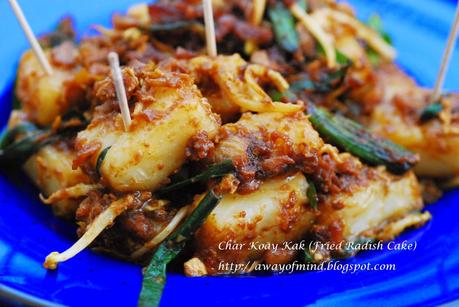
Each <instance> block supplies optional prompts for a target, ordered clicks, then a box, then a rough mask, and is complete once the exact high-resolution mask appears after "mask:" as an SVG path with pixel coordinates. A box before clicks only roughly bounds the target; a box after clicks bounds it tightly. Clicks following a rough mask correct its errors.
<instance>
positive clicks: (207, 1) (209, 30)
mask: <svg viewBox="0 0 459 307" xmlns="http://www.w3.org/2000/svg"><path fill="white" fill-rule="evenodd" d="M202 2H203V9H204V23H205V26H206V43H207V54H208V55H209V56H217V42H216V41H215V24H214V13H213V11H212V0H203V1H202Z"/></svg>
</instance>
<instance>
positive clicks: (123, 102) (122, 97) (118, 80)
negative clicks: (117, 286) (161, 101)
mask: <svg viewBox="0 0 459 307" xmlns="http://www.w3.org/2000/svg"><path fill="white" fill-rule="evenodd" d="M108 62H109V63H110V69H111V71H112V78H113V83H114V84H115V91H116V98H117V99H118V104H119V106H120V109H121V116H122V117H123V123H124V130H125V131H127V130H128V128H129V126H130V125H131V114H130V113H129V106H128V101H127V97H126V89H125V88H124V82H123V75H122V74H121V69H120V60H119V58H118V54H117V53H116V52H110V53H109V54H108Z"/></svg>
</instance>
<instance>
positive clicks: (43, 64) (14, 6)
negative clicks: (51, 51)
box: [8, 0, 53, 75]
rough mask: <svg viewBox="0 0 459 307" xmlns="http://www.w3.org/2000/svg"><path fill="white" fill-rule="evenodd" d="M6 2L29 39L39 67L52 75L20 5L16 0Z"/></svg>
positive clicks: (51, 70)
mask: <svg viewBox="0 0 459 307" xmlns="http://www.w3.org/2000/svg"><path fill="white" fill-rule="evenodd" d="M8 2H9V3H10V5H11V8H12V9H13V12H14V14H15V15H16V18H17V19H18V21H19V24H20V25H21V28H22V30H23V31H24V33H25V35H26V37H27V39H28V40H29V43H30V45H31V46H32V50H33V52H34V53H35V56H36V57H37V59H38V62H40V65H41V67H42V68H43V70H44V71H45V72H46V74H47V75H52V74H53V69H52V68H51V65H50V64H49V62H48V59H47V58H46V55H45V53H44V52H43V49H42V48H41V46H40V44H39V43H38V40H37V38H36V37H35V35H34V34H33V32H32V29H31V28H30V25H29V23H28V22H27V20H26V18H25V16H24V13H23V12H22V9H21V7H20V6H19V4H18V3H17V2H16V0H8Z"/></svg>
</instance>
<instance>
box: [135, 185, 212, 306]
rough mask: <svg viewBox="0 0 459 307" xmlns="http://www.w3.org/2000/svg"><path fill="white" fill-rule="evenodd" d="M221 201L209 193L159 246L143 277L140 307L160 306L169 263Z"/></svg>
mask: <svg viewBox="0 0 459 307" xmlns="http://www.w3.org/2000/svg"><path fill="white" fill-rule="evenodd" d="M220 199H221V196H218V195H216V194H215V193H214V192H213V191H212V190H210V191H209V192H207V194H206V196H205V197H204V198H203V199H202V200H201V201H200V202H199V204H198V206H197V207H196V209H194V211H193V212H192V213H191V214H190V216H189V217H188V218H187V219H186V220H185V221H184V222H183V223H182V224H181V225H180V226H179V227H178V228H177V229H176V230H175V231H174V232H173V233H172V234H171V235H170V237H169V238H167V239H166V240H165V241H163V242H162V243H161V244H160V245H159V247H158V248H157V250H156V251H155V253H154V254H153V258H152V259H151V261H150V264H149V265H148V267H147V269H146V270H145V273H144V275H143V282H142V291H141V292H140V297H139V302H138V306H141V307H143V306H158V305H159V302H160V300H161V296H162V292H163V289H164V285H165V283H166V268H167V265H168V263H169V262H171V261H172V260H173V259H174V258H175V257H177V255H178V254H179V253H180V252H181V251H182V249H183V248H184V247H185V244H186V242H187V241H188V240H189V239H190V238H191V237H192V236H193V234H194V232H195V231H196V230H197V229H198V228H199V227H200V226H201V225H202V223H203V222H204V221H205V220H206V218H207V216H208V215H209V214H210V213H211V212H212V210H213V209H214V208H215V206H217V204H218V203H219V201H220Z"/></svg>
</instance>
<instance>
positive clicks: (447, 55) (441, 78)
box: [431, 5, 459, 102]
mask: <svg viewBox="0 0 459 307" xmlns="http://www.w3.org/2000/svg"><path fill="white" fill-rule="evenodd" d="M458 28H459V5H458V6H457V7H456V16H455V17H454V22H453V24H452V26H451V31H450V32H449V37H448V42H447V43H446V49H445V51H444V53H443V58H442V61H441V65H440V70H439V71H438V76H437V81H436V82H435V87H434V90H433V92H432V97H431V99H432V101H431V102H436V101H438V99H440V96H441V91H442V88H443V83H444V82H445V76H446V72H447V71H448V66H449V62H450V60H451V54H452V53H453V50H454V46H455V45H456V39H457V30H458Z"/></svg>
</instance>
